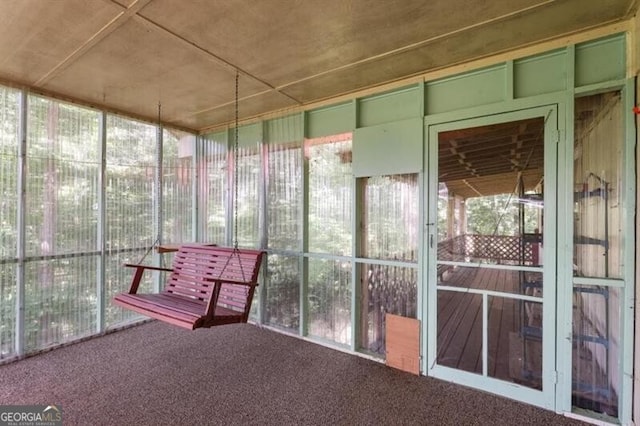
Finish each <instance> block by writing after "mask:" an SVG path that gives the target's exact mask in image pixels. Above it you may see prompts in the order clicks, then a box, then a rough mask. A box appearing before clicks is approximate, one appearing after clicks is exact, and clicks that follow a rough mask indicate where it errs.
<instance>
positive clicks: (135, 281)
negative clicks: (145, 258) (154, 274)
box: [124, 263, 173, 294]
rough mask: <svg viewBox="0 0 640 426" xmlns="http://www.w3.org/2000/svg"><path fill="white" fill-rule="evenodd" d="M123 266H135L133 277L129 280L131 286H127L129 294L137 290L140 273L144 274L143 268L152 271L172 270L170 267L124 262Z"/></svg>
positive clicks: (140, 278) (140, 277)
mask: <svg viewBox="0 0 640 426" xmlns="http://www.w3.org/2000/svg"><path fill="white" fill-rule="evenodd" d="M124 266H127V267H129V268H136V272H135V273H134V274H133V279H132V280H131V286H129V294H136V293H137V292H138V287H139V286H140V281H141V280H142V275H143V274H144V271H145V269H150V270H152V271H165V272H173V269H170V268H159V267H157V266H151V265H137V264H134V263H125V264H124Z"/></svg>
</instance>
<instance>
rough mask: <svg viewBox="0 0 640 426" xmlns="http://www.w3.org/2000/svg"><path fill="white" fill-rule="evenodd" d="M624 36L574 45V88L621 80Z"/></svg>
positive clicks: (622, 75)
mask: <svg viewBox="0 0 640 426" xmlns="http://www.w3.org/2000/svg"><path fill="white" fill-rule="evenodd" d="M625 49H626V47H625V38H624V34H618V35H615V36H611V37H607V38H604V39H600V40H596V41H590V42H586V43H581V44H578V45H576V83H575V84H576V87H580V86H587V85H589V84H596V83H602V82H605V81H611V80H619V79H623V78H624V77H625V74H626V67H625V56H626V55H625Z"/></svg>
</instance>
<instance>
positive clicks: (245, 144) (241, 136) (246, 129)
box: [229, 122, 262, 148]
mask: <svg viewBox="0 0 640 426" xmlns="http://www.w3.org/2000/svg"><path fill="white" fill-rule="evenodd" d="M234 141H235V134H234V129H233V128H231V129H229V143H230V144H231V145H233V144H234ZM260 142H262V122H260V123H254V124H249V125H247V126H240V127H239V128H238V145H240V147H242V148H252V147H255V146H256V144H258V143H260Z"/></svg>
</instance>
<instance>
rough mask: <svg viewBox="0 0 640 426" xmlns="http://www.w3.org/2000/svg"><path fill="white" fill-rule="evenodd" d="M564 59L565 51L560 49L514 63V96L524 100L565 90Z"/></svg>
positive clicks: (565, 67) (565, 65) (565, 69)
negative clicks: (528, 97)
mask: <svg viewBox="0 0 640 426" xmlns="http://www.w3.org/2000/svg"><path fill="white" fill-rule="evenodd" d="M566 59H567V51H566V50H565V49H562V50H556V51H554V52H550V53H545V54H543V55H537V56H532V57H529V58H524V59H519V60H516V61H514V63H513V73H514V96H515V97H516V98H525V97H527V96H535V95H541V94H544V93H551V92H556V91H561V90H565V89H566V88H567V62H566Z"/></svg>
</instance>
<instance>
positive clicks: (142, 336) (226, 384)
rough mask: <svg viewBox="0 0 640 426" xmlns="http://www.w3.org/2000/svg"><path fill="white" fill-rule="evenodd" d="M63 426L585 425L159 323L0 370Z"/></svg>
mask: <svg viewBox="0 0 640 426" xmlns="http://www.w3.org/2000/svg"><path fill="white" fill-rule="evenodd" d="M7 404H20V405H21V404H58V405H59V406H60V407H62V410H63V420H64V424H65V425H71V424H73V425H552V424H553V425H572V424H573V425H578V424H581V423H580V422H577V421H575V420H570V419H568V418H565V417H563V416H559V415H556V414H554V413H553V412H549V411H545V410H541V409H538V408H535V407H532V406H529V405H525V404H521V403H517V402H514V401H511V400H508V399H505V398H501V397H497V396H493V395H490V394H487V393H483V392H478V391H475V390H471V389H467V388H465V387H463V386H458V385H453V384H450V383H446V382H443V381H440V380H436V379H432V378H427V377H417V376H413V375H410V374H407V373H404V372H401V371H397V370H394V369H391V368H388V367H386V366H384V365H382V364H380V363H376V362H373V361H369V360H367V359H363V358H361V357H357V356H353V355H349V354H345V353H342V352H339V351H335V350H331V349H328V348H325V347H322V346H319V345H316V344H313V343H310V342H305V341H303V340H300V339H296V338H293V337H290V336H285V335H282V334H280V333H276V332H273V331H270V330H266V329H261V328H258V327H256V326H253V325H244V324H243V325H232V326H224V327H215V328H212V329H208V330H198V331H195V332H188V331H183V330H181V329H178V328H176V327H172V326H168V325H165V324H162V323H159V322H151V323H148V324H144V325H142V326H139V327H133V328H130V329H127V330H124V331H120V332H117V333H112V334H109V335H107V336H104V337H100V338H97V339H92V340H89V341H86V342H83V343H79V344H75V345H70V346H67V347H63V348H60V349H57V350H54V351H50V352H47V353H44V354H41V355H37V356H34V357H31V358H27V359H25V360H22V361H18V362H15V363H11V364H7V365H3V366H0V405H7Z"/></svg>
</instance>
